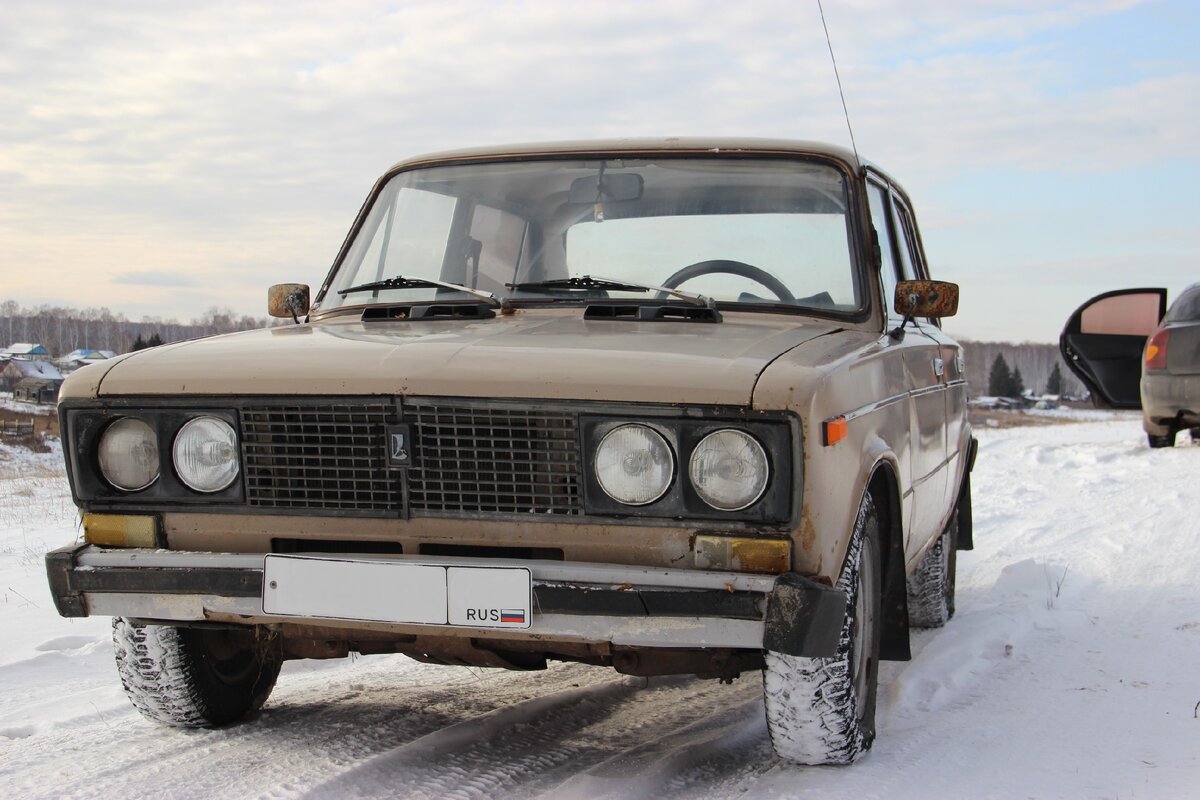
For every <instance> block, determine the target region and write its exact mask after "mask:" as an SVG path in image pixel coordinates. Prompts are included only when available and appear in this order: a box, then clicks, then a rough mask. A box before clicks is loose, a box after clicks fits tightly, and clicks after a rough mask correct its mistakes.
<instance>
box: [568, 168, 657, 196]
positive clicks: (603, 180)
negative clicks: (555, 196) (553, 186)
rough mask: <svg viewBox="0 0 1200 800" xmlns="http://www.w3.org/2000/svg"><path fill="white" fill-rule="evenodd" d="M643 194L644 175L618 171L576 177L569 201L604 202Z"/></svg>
mask: <svg viewBox="0 0 1200 800" xmlns="http://www.w3.org/2000/svg"><path fill="white" fill-rule="evenodd" d="M641 196H642V176H641V175H638V174H637V173H636V172H617V173H613V174H601V175H589V176H587V177H584V178H576V179H575V180H573V181H571V190H570V191H569V192H568V193H567V202H569V203H596V202H601V203H604V202H614V201H619V200H637V199H638V198H639V197H641Z"/></svg>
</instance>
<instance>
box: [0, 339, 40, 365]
mask: <svg viewBox="0 0 1200 800" xmlns="http://www.w3.org/2000/svg"><path fill="white" fill-rule="evenodd" d="M4 353H5V354H6V355H7V356H8V357H9V358H10V359H20V360H21V361H49V360H50V351H49V350H47V349H46V348H44V347H42V346H41V345H40V344H30V343H29V342H17V343H16V344H14V345H12V346H11V347H7V348H5V350H4Z"/></svg>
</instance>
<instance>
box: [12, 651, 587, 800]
mask: <svg viewBox="0 0 1200 800" xmlns="http://www.w3.org/2000/svg"><path fill="white" fill-rule="evenodd" d="M363 663H364V662H359V666H362V665H363ZM336 673H337V674H333V671H321V672H318V673H316V674H314V675H312V676H294V677H299V678H301V680H300V681H296V683H299V684H300V685H299V686H288V685H281V686H279V687H278V688H277V690H276V692H277V694H276V697H275V698H274V699H273V700H272V701H271V702H270V703H269V704H268V706H267V708H266V709H264V711H263V713H262V715H261V716H259V717H258V718H257V719H254V720H252V721H249V722H248V723H246V724H243V725H240V726H236V727H231V728H225V729H220V730H178V729H170V728H165V727H161V726H156V725H152V724H150V723H147V722H144V721H142V720H141V719H140V717H138V716H137V715H136V713H135V712H133V710H132V708H125V709H122V712H121V713H119V714H117V715H116V719H113V718H112V717H111V716H110V717H109V719H101V720H100V721H99V722H95V723H90V724H83V725H72V726H71V727H70V728H65V729H56V730H54V731H51V732H50V733H48V734H45V735H41V736H36V737H31V738H29V739H26V740H23V741H22V742H21V745H20V746H19V747H11V748H7V749H8V750H9V752H8V753H6V759H5V762H6V763H5V764H4V766H3V767H0V795H2V796H20V797H31V798H32V797H63V796H70V797H75V798H89V797H103V798H107V797H110V796H113V795H114V794H117V795H123V796H134V797H136V796H146V787H150V786H157V787H160V791H157V792H151V794H156V795H160V794H161V787H172V788H171V790H170V791H169V792H168V794H170V795H171V796H172V797H213V796H229V795H235V796H254V795H258V796H262V797H281V798H282V797H296V796H300V795H301V794H302V793H303V791H304V789H305V787H309V786H312V785H313V784H315V783H317V782H319V781H321V780H322V779H324V778H326V777H327V776H328V775H330V774H331V773H333V774H336V773H337V772H339V771H340V770H342V769H346V768H352V767H353V766H354V765H355V764H357V763H359V762H361V761H363V760H364V759H370V758H371V757H372V756H374V755H376V754H378V753H381V752H387V751H389V750H390V749H391V748H394V747H395V746H396V745H397V743H403V742H407V741H411V740H413V739H416V738H419V737H421V736H424V735H426V734H428V733H431V732H433V731H436V730H439V729H442V728H445V727H447V726H452V725H454V724H456V723H460V722H463V721H466V720H472V719H475V718H477V717H478V716H481V715H486V714H488V713H490V712H492V711H494V710H495V709H496V708H498V707H502V706H503V705H504V704H505V703H511V702H523V701H525V700H527V699H528V698H529V697H536V696H539V695H543V694H546V693H547V692H556V691H559V690H561V689H563V688H566V687H571V686H573V685H575V686H578V685H581V684H588V683H590V682H594V681H597V680H600V679H603V678H607V677H609V676H608V675H607V674H606V673H605V672H604V671H603V670H591V671H588V670H581V669H574V670H573V669H569V668H567V669H561V668H560V669H552V670H547V671H546V672H545V673H528V674H526V675H525V676H521V677H522V678H526V679H525V680H522V679H520V678H518V676H514V675H512V674H509V673H502V672H493V673H484V674H482V675H479V674H476V673H475V672H473V671H468V670H466V669H465V668H450V667H429V666H426V665H418V664H415V663H413V662H410V661H408V659H405V658H403V657H401V656H395V657H383V658H381V659H379V660H376V661H374V663H371V664H369V665H368V669H355V668H354V666H352V665H350V664H347V665H346V667H343V668H341V669H338V670H336ZM466 675H469V676H470V679H469V680H468V679H464V678H462V677H461V676H466ZM306 677H307V678H309V679H308V680H304V679H303V678H306ZM456 678H457V680H456ZM414 679H416V680H414ZM406 680H407V682H408V683H407V684H406V683H405V681H406ZM285 683H287V682H285ZM414 683H415V684H417V685H416V686H415V687H414V686H413V684H414ZM368 684H369V689H368V688H365V687H366V686H367V685H368ZM348 685H349V686H357V687H360V688H357V689H354V688H351V689H347V688H346V687H347V686H348ZM85 743H86V744H85ZM72 751H85V756H86V759H85V760H84V759H80V761H81V762H83V763H85V764H86V766H80V764H79V763H77V762H76V761H75V760H71V759H64V758H62V757H61V756H62V755H63V754H67V753H70V752H72ZM200 753H202V754H203V755H202V756H201V757H198V755H197V754H200ZM55 756H57V758H56V757H55ZM101 765H102V766H101ZM6 776H7V777H6ZM51 786H52V787H54V788H53V790H50V789H49V788H48V787H51ZM5 787H8V788H5Z"/></svg>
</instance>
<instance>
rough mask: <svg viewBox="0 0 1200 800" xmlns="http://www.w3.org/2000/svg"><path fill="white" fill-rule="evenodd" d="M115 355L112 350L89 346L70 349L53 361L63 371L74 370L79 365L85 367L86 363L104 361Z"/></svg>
mask: <svg viewBox="0 0 1200 800" xmlns="http://www.w3.org/2000/svg"><path fill="white" fill-rule="evenodd" d="M114 355H116V354H115V353H114V352H113V351H112V350H92V349H90V348H80V349H79V350H72V351H71V352H69V353H67V354H66V355H65V356H63V357H62V358H60V359H58V360H57V361H56V362H55V363H56V364H58V366H59V368H60V369H61V370H63V372H74V371H75V370H77V369H79V368H80V367H86V366H87V365H88V364H95V363H97V362H99V361H105V360H107V359H110V358H112V357H113V356H114Z"/></svg>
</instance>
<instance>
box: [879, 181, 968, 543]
mask: <svg viewBox="0 0 1200 800" xmlns="http://www.w3.org/2000/svg"><path fill="white" fill-rule="evenodd" d="M892 223H893V229H894V231H895V241H896V246H897V250H898V253H899V265H900V272H901V274H902V275H903V276H904V279H905V280H929V270H928V268H927V267H926V264H925V256H924V252H923V251H922V248H921V240H920V237H919V235H918V233H917V227H916V220H915V217H914V216H913V213H912V211H911V210H910V209H909V207H908V204H907V202H906V201H905V199H904V198H903V196H901V195H900V194H899V193H898V192H896V191H893V192H892ZM918 334H919V337H920V338H919V339H918V338H917V335H918ZM908 335H909V336H910V337H912V338H913V340H914V341H913V345H912V349H910V350H909V351H907V352H906V353H905V362H906V363H907V364H908V365H909V367H910V376H911V379H912V381H913V384H912V389H913V394H912V396H913V407H914V411H915V415H914V422H915V423H916V428H915V429H914V431H913V448H912V453H913V456H912V461H913V495H914V497H915V499H916V502H915V504H914V505H915V508H914V513H913V534H914V535H913V536H912V538H911V540H910V541H909V548H908V552H907V553H906V556H907V557H908V558H913V557H914V556H916V555H919V554H920V552H921V550H922V549H923V548H924V545H925V544H926V543H927V542H928V541H929V540H930V539H932V538H933V537H935V536H937V535H938V534H940V533H941V532H942V526H943V524H944V523H945V521H946V518H947V516H948V513H949V509H950V507H951V506H952V505H953V500H952V498H951V486H950V483H951V481H950V470H949V468H948V465H949V463H950V458H949V454H950V451H951V449H952V448H953V449H957V447H958V440H957V438H956V439H954V440H953V441H951V440H950V438H949V436H948V434H949V426H948V420H949V407H950V404H951V398H950V392H951V390H953V391H954V392H955V393H956V397H957V399H955V400H954V402H956V403H958V402H965V394H964V393H965V389H966V387H965V384H964V383H963V382H962V381H961V380H958V376H957V369H958V364H959V363H960V359H959V357H958V345H957V343H955V342H954V340H953V339H951V338H950V337H949V336H946V335H945V334H944V333H942V329H941V328H940V327H939V325H938V321H937V320H934V319H917V320H914V322H913V326H912V327H911V328H910V332H909V334H908ZM952 377H953V378H954V380H953V382H951V380H950V379H951V378H952ZM955 493H956V492H955Z"/></svg>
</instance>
